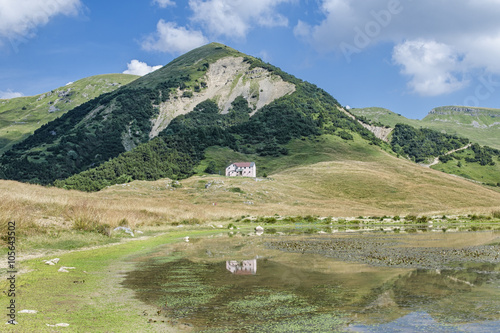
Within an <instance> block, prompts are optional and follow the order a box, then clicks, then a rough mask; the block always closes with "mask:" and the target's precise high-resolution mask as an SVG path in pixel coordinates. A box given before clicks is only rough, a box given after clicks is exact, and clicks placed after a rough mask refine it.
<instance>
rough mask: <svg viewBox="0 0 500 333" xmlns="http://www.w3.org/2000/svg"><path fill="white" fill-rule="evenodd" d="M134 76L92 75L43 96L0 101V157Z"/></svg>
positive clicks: (126, 82)
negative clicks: (43, 126)
mask: <svg viewBox="0 0 500 333" xmlns="http://www.w3.org/2000/svg"><path fill="white" fill-rule="evenodd" d="M138 77H139V76H136V75H129V74H101V75H94V76H90V77H87V78H83V79H80V80H77V81H75V82H70V83H68V84H66V85H65V86H62V87H59V88H56V89H53V90H51V91H48V92H46V93H42V94H38V95H34V96H24V97H18V98H13V99H9V100H0V154H2V153H3V152H5V151H7V150H8V149H9V148H10V147H11V146H12V145H14V144H15V143H17V142H20V141H22V140H23V139H24V138H26V137H27V136H28V135H29V134H30V133H32V132H34V131H35V130H36V129H38V128H39V127H41V126H42V125H44V124H46V123H48V122H50V121H52V120H54V119H56V118H57V117H60V116H61V115H62V114H64V113H66V112H68V111H69V110H71V109H73V108H75V107H77V106H79V105H81V104H83V103H85V102H87V101H89V100H91V99H93V98H96V97H98V96H99V95H101V94H103V93H107V92H111V91H113V90H115V89H117V88H119V87H120V86H123V85H125V84H128V83H130V82H132V81H133V80H135V79H137V78H138Z"/></svg>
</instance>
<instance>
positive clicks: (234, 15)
mask: <svg viewBox="0 0 500 333" xmlns="http://www.w3.org/2000/svg"><path fill="white" fill-rule="evenodd" d="M291 1H293V0H253V1H248V0H207V1H202V0H190V1H189V6H190V8H191V9H192V10H193V12H194V15H193V17H192V20H193V21H194V22H197V23H200V24H202V25H203V26H204V27H205V28H206V29H207V30H208V32H209V33H210V34H211V35H213V36H216V37H217V36H227V37H232V38H244V37H245V36H246V35H247V33H248V31H249V30H250V29H251V28H252V27H254V26H264V27H276V26H282V27H283V26H288V19H287V18H286V17H284V16H283V15H281V14H279V13H277V12H276V7H277V6H278V5H279V4H282V3H287V2H291Z"/></svg>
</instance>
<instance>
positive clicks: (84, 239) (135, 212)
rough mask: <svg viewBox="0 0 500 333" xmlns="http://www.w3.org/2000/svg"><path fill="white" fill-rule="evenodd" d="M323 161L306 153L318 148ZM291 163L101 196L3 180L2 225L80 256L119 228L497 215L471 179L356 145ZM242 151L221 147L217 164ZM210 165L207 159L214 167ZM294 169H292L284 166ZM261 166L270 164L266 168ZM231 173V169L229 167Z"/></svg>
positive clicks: (28, 243)
mask: <svg viewBox="0 0 500 333" xmlns="http://www.w3.org/2000/svg"><path fill="white" fill-rule="evenodd" d="M315 145H318V146H321V145H323V146H325V147H326V146H328V147H329V149H326V148H325V147H316V149H318V152H321V153H318V154H309V155H307V156H306V155H304V157H303V158H302V159H301V158H300V156H301V154H300V152H301V151H303V152H305V151H312V150H313V149H315V148H314V147H313V146H315ZM289 149H290V150H294V151H293V154H290V155H289V156H282V157H280V158H276V159H271V158H266V159H264V158H261V159H256V162H257V167H258V170H259V175H260V176H262V175H263V172H266V173H267V174H268V177H267V178H264V177H261V178H258V179H253V178H226V177H223V176H219V175H206V174H202V173H200V174H198V175H196V176H193V177H191V178H188V179H185V180H182V181H180V182H178V183H176V182H173V181H172V180H169V179H162V180H158V181H154V182H147V181H134V182H132V183H128V184H121V185H115V186H112V187H109V188H107V189H104V190H102V191H100V192H97V193H84V192H78V191H67V190H63V189H58V188H46V187H42V186H37V185H29V184H22V183H17V182H13V181H0V224H1V226H2V230H4V229H5V228H6V225H7V223H8V221H16V223H17V226H18V233H19V235H20V237H22V238H21V239H22V244H20V246H22V247H24V248H25V249H26V250H27V251H28V250H29V251H44V250H46V249H50V250H71V249H75V248H80V247H85V246H94V245H99V244H106V243H113V242H118V241H120V239H121V238H122V237H123V235H120V234H112V235H111V237H109V236H110V234H111V233H110V231H111V230H112V229H114V228H115V227H117V226H128V227H131V228H133V229H136V228H146V229H148V230H151V232H150V233H154V228H162V227H164V226H171V225H172V224H182V225H196V224H201V225H204V224H205V225H207V224H214V225H218V224H224V225H226V224H228V223H231V222H233V221H234V220H235V219H237V218H241V216H253V217H264V216H275V215H276V214H277V215H279V216H308V215H315V216H323V217H328V216H332V217H355V216H384V215H387V216H394V215H400V216H404V215H408V214H413V215H433V214H491V212H493V211H497V210H500V193H499V192H495V191H493V190H490V189H488V188H487V187H485V186H481V185H478V184H475V183H473V182H471V181H468V180H465V179H462V178H459V177H456V176H451V175H447V174H444V173H442V172H440V171H436V170H432V169H428V168H424V167H421V166H419V165H417V164H415V163H412V162H409V161H407V160H404V159H398V158H396V157H395V156H393V155H390V154H388V153H386V152H384V151H382V150H380V148H378V147H377V146H371V145H368V144H366V143H363V142H362V141H361V139H359V138H356V139H355V140H353V141H344V140H342V139H339V138H337V137H334V136H324V137H321V138H319V139H318V142H316V141H315V140H309V139H305V140H296V141H293V142H292V143H291V144H290V145H289ZM238 157H239V156H238V154H236V153H234V152H232V151H230V150H227V149H222V148H212V149H211V150H210V151H209V152H208V153H207V161H208V160H210V159H215V160H216V161H217V163H219V164H218V166H222V167H223V166H225V165H226V163H227V162H228V161H234V160H237V159H238ZM205 163H206V161H205ZM287 165H289V166H290V168H288V169H286V168H285V167H286V166H287ZM259 166H266V169H265V170H264V171H263V170H260V169H259ZM221 171H222V172H223V169H221Z"/></svg>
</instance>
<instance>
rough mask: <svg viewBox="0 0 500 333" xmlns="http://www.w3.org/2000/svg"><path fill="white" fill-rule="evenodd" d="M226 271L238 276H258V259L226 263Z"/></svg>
mask: <svg viewBox="0 0 500 333" xmlns="http://www.w3.org/2000/svg"><path fill="white" fill-rule="evenodd" d="M226 269H227V270H228V271H230V272H231V273H233V274H236V275H254V274H257V259H252V260H243V261H241V262H239V261H236V260H228V261H226Z"/></svg>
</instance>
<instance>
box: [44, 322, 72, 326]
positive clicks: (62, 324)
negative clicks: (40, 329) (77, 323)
mask: <svg viewBox="0 0 500 333" xmlns="http://www.w3.org/2000/svg"><path fill="white" fill-rule="evenodd" d="M45 325H47V326H48V327H68V326H69V324H66V323H59V324H55V325H50V324H45Z"/></svg>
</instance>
